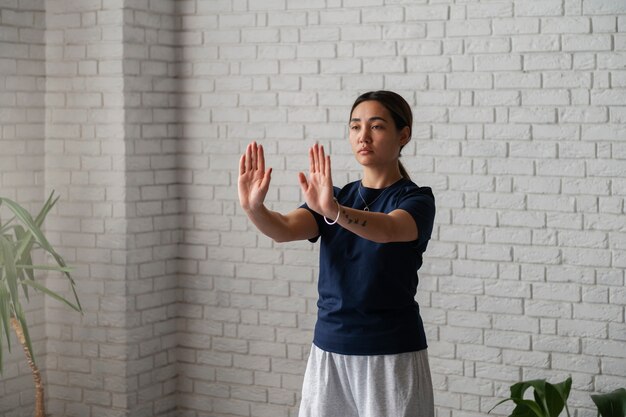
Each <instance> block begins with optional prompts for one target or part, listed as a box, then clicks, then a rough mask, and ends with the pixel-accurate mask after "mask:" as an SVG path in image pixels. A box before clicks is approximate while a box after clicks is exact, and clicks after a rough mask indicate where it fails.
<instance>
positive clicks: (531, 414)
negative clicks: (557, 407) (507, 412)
mask: <svg viewBox="0 0 626 417" xmlns="http://www.w3.org/2000/svg"><path fill="white" fill-rule="evenodd" d="M513 401H515V404H517V407H515V409H514V410H513V414H511V416H512V417H518V416H519V417H521V416H528V417H548V416H547V415H546V414H545V413H544V410H542V409H541V407H540V406H539V405H538V404H537V403H536V402H535V401H532V400H523V399H522V400H520V399H515V400H513ZM516 410H517V411H516Z"/></svg>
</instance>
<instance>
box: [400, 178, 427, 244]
mask: <svg viewBox="0 0 626 417" xmlns="http://www.w3.org/2000/svg"><path fill="white" fill-rule="evenodd" d="M397 208H399V209H402V210H404V211H406V212H408V213H409V214H410V215H411V216H412V217H413V220H415V224H416V225H417V233H418V240H417V243H418V245H421V244H424V243H426V242H427V241H428V240H429V239H430V236H431V234H432V232H433V224H434V222H435V196H434V195H433V191H432V189H431V188H430V187H417V186H413V187H407V189H406V192H405V193H404V194H403V195H401V196H400V198H399V201H398V206H397Z"/></svg>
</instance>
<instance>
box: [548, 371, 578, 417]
mask: <svg viewBox="0 0 626 417" xmlns="http://www.w3.org/2000/svg"><path fill="white" fill-rule="evenodd" d="M571 388H572V377H568V378H567V379H566V380H565V381H563V382H559V383H558V384H550V383H546V403H547V406H548V412H549V415H550V416H551V417H559V414H561V411H563V407H565V411H566V412H567V415H568V417H569V415H570V414H569V409H568V408H567V398H568V397H569V393H570V390H571Z"/></svg>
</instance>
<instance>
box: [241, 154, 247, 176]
mask: <svg viewBox="0 0 626 417" xmlns="http://www.w3.org/2000/svg"><path fill="white" fill-rule="evenodd" d="M245 173H246V154H245V153H244V154H243V155H241V158H239V175H240V176H241V175H243V174H245Z"/></svg>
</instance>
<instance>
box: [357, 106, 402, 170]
mask: <svg viewBox="0 0 626 417" xmlns="http://www.w3.org/2000/svg"><path fill="white" fill-rule="evenodd" d="M409 132H410V130H409V128H408V127H404V128H403V129H401V130H398V129H396V125H395V123H394V121H393V118H392V117H391V114H390V113H389V111H388V110H387V109H386V108H385V106H383V105H382V104H380V103H379V102H378V101H374V100H369V101H364V102H362V103H360V104H359V105H358V106H356V107H355V108H354V111H353V112H352V115H351V116H350V145H351V146H352V152H354V156H355V157H356V159H357V161H358V162H359V163H360V164H361V165H364V166H372V167H374V166H379V167H382V166H385V165H391V164H396V165H397V163H398V162H397V161H398V157H399V155H400V148H401V147H402V146H404V145H406V144H407V143H408V141H409Z"/></svg>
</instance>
